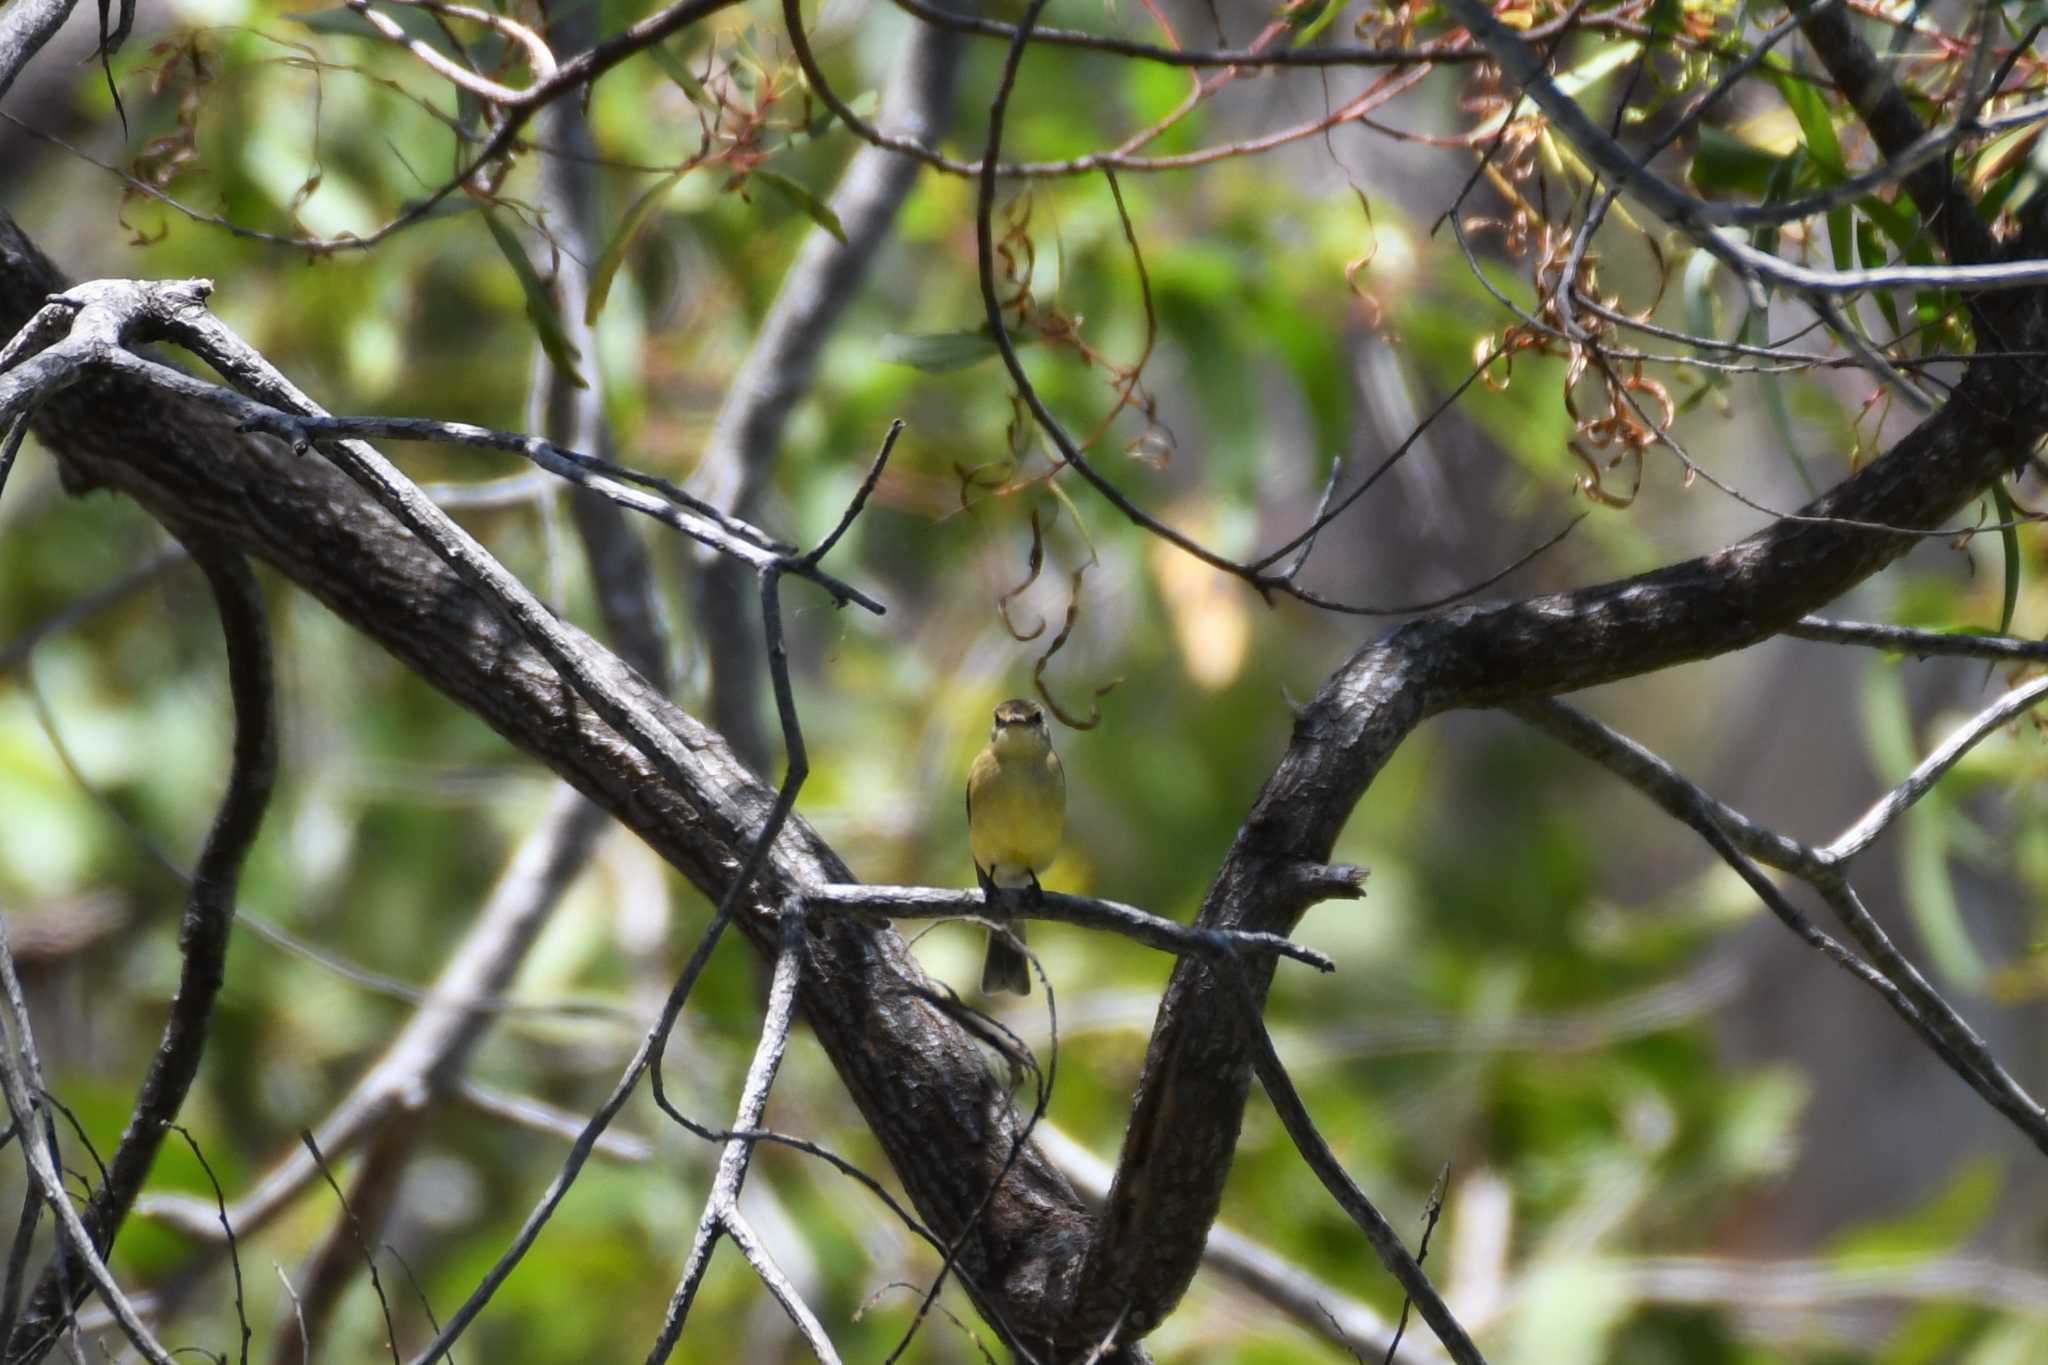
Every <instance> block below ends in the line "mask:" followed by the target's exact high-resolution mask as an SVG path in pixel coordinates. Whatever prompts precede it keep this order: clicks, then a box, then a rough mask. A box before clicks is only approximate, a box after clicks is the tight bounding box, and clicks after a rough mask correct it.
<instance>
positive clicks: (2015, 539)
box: [1991, 479, 2020, 635]
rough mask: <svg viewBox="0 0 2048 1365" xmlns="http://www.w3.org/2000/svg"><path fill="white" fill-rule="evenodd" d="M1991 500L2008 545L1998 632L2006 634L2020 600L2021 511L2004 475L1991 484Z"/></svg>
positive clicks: (2003, 541) (2000, 532)
mask: <svg viewBox="0 0 2048 1365" xmlns="http://www.w3.org/2000/svg"><path fill="white" fill-rule="evenodd" d="M1991 502H1992V505H1993V506H1995V507H1996V508H1997V509H1998V520H1999V523H2000V524H1999V527H1998V543H1999V544H2000V545H2001V546H2003V547H2004V549H2005V596H2004V598H2003V600H2002V601H2000V603H1999V606H1998V633H1999V634H2000V635H2004V634H2007V633H2008V632H2010V631H2011V630H2012V613H2013V608H2014V607H2016V606H2018V605H2019V600H2020V530H2019V523H2018V517H2019V513H2018V512H2016V511H2014V510H2013V505H2012V497H2011V495H2009V494H2008V493H2007V492H2006V491H2005V481H2004V480H2003V479H2000V480H1999V481H1998V482H1997V483H1994V484H1992V485H1991Z"/></svg>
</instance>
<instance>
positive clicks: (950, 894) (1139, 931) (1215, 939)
mask: <svg viewBox="0 0 2048 1365" xmlns="http://www.w3.org/2000/svg"><path fill="white" fill-rule="evenodd" d="M1349 870H1350V871H1351V872H1353V873H1354V874H1356V873H1358V869H1356V868H1352V869H1349ZM1361 875H1362V874H1361ZM1343 885H1345V886H1347V887H1348V888H1349V894H1350V895H1351V896H1357V895H1360V894H1362V893H1361V892H1360V891H1359V890H1358V884H1357V882H1356V881H1349V882H1346V883H1343ZM1338 894H1342V893H1341V892H1332V893H1330V894H1329V895H1318V896H1315V897H1314V899H1315V900H1318V901H1320V900H1327V899H1331V898H1333V897H1334V896H1335V895H1338ZM804 899H805V903H806V904H807V905H809V906H810V907H811V908H813V909H820V910H822V909H830V910H836V911H839V912H842V913H854V914H867V915H884V916H887V917H888V918H891V919H965V920H974V921H976V922H979V923H987V922H988V921H987V920H986V919H985V918H984V917H985V916H986V914H987V902H986V900H985V899H984V898H983V896H982V893H981V892H979V891H943V890H940V889H939V888H937V887H929V886H868V885H865V884H860V883H855V884H853V885H848V886H819V887H813V888H812V889H811V890H810V891H809V892H808V893H807V894H806V896H805V898H804ZM1012 913H1014V915H1015V916H1016V917H1017V918H1019V919H1037V920H1048V921H1051V922H1053V923H1056V924H1076V925H1080V926H1081V927H1083V928H1088V929H1105V930H1108V931H1109V932H1111V933H1117V934H1122V935H1123V936H1124V937H1125V938H1128V939H1131V940H1133V941H1134V942H1138V943H1142V944H1144V945H1146V946H1147V947H1149V948H1158V949H1160V950H1161V951H1162V952H1169V953H1181V954H1194V955H1199V956H1202V957H1207V958H1212V959H1216V960H1219V961H1220V960H1227V959H1231V958H1234V957H1235V956H1236V955H1237V954H1238V953H1241V952H1243V953H1254V954H1277V955H1278V956H1280V957H1288V958H1292V959H1294V960H1295V961H1296V962H1305V963H1307V964H1308V965H1309V966H1311V967H1314V968H1315V969H1316V970H1317V971H1319V972H1333V971H1335V970H1337V964H1336V963H1334V962H1332V961H1331V960H1330V959H1329V958H1328V957H1326V956H1324V955H1323V954H1322V953H1319V952H1317V951H1316V950H1315V949H1313V948H1310V947H1308V946H1307V945H1305V944H1300V943H1296V942H1294V941H1293V940H1292V939H1289V938H1287V937H1285V936H1284V935H1280V934H1256V933H1242V932H1236V931H1222V932H1217V931H1210V930H1203V929H1199V928H1190V927H1189V926H1187V925H1184V924H1180V923H1177V922H1175V921H1173V920H1170V919H1162V918H1160V917H1159V916H1157V915H1152V914H1147V913H1146V912H1145V911H1143V910H1139V909H1137V908H1136V907H1134V906H1129V905H1120V904H1118V903H1117V902H1115V901H1105V900H1096V899H1094V898H1092V897H1088V896H1068V895H1064V894H1062V893H1060V892H1057V891H1047V892H1044V893H1043V894H1042V895H1041V896H1040V897H1039V898H1037V899H1035V900H1024V901H1020V902H1019V903H1018V904H1017V905H1016V907H1015V908H1014V911H1013V912H1012Z"/></svg>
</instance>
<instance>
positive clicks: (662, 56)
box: [647, 43, 718, 108]
mask: <svg viewBox="0 0 2048 1365" xmlns="http://www.w3.org/2000/svg"><path fill="white" fill-rule="evenodd" d="M647 55H648V56H649V57H651V58H653V60H654V64H655V65H656V66H658V67H660V68H661V74H662V75H664V76H666V77H668V78H669V79H670V80H671V81H674V82H675V85H676V89H678V90H680V91H682V92H683V94H684V95H685V96H687V97H688V98H689V101H690V103H692V104H694V105H697V106H699V107H700V108H716V107H717V104H718V101H716V100H714V99H713V98H711V92H710V91H709V90H706V89H705V88H704V82H702V81H700V80H698V79H697V78H696V77H695V76H694V75H692V74H691V73H690V67H689V64H688V63H687V62H685V61H684V60H683V59H682V58H681V57H678V56H677V55H676V54H675V53H674V52H673V51H671V50H670V49H669V47H668V45H667V44H665V43H656V44H654V46H652V47H650V48H648V49H647Z"/></svg>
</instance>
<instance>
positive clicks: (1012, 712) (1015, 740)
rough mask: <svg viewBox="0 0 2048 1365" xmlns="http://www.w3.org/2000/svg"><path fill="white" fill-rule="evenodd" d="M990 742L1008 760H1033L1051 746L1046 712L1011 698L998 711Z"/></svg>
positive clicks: (1024, 701)
mask: <svg viewBox="0 0 2048 1365" xmlns="http://www.w3.org/2000/svg"><path fill="white" fill-rule="evenodd" d="M988 742H989V747H990V748H992V749H994V750H995V751H996V752H997V753H998V754H1001V755H1002V756H1003V757H1005V758H1010V757H1018V758H1024V757H1030V756H1032V755H1036V754H1042V753H1044V752H1045V751H1046V750H1047V749H1050V748H1051V747H1052V731H1050V730H1049V729H1047V728H1046V724H1045V712H1044V711H1043V710H1041V709H1040V708H1039V705H1038V703H1037V702H1035V701H1026V700H1024V699H1023V698H1022V697H1012V698H1010V700H1008V701H1006V702H1004V703H1003V704H1002V705H1001V706H998V707H997V708H996V723H995V725H994V726H993V727H992V728H991V729H990V730H989V732H988Z"/></svg>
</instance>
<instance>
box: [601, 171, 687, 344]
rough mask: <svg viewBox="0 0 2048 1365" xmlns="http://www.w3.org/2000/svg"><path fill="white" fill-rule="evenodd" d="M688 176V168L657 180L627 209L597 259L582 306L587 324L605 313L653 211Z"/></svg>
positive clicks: (672, 172) (652, 215)
mask: <svg viewBox="0 0 2048 1365" xmlns="http://www.w3.org/2000/svg"><path fill="white" fill-rule="evenodd" d="M689 173H690V168H689V167H687V166H685V167H684V168H683V169H681V170H679V171H671V172H669V173H668V174H667V175H665V176H663V177H662V178H661V179H659V180H657V181H655V182H654V185H653V187H652V188H651V189H649V190H648V191H647V192H646V193H645V194H643V195H641V196H640V197H639V198H638V199H635V200H634V201H633V207H631V208H629V209H627V210H626V216H625V217H624V218H621V219H620V220H619V230H618V231H617V232H615V233H613V234H612V239H611V241H610V242H609V243H608V244H607V245H606V246H605V249H604V254H603V255H601V256H599V257H598V258H597V265H596V267H595V268H593V269H592V270H591V272H590V298H589V300H588V301H587V302H586V303H585V304H584V305H583V321H584V322H585V323H586V324H594V323H596V321H597V315H598V314H599V313H601V312H603V311H604V301H605V300H606V299H607V298H609V297H611V292H612V277H613V276H615V275H617V274H618V273H619V266H620V265H621V264H622V263H623V262H624V261H625V259H626V255H627V253H628V252H630V251H632V249H633V244H634V243H635V242H637V241H639V240H640V234H641V233H642V232H643V231H645V230H646V227H647V224H648V221H649V220H650V219H652V218H653V217H654V211H655V210H656V209H658V208H660V207H661V205H662V202H663V201H664V200H666V199H667V198H668V192H669V191H670V190H672V189H674V188H675V187H676V185H677V183H678V182H679V181H681V180H682V178H683V177H684V176H686V175H688V174H689Z"/></svg>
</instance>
